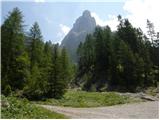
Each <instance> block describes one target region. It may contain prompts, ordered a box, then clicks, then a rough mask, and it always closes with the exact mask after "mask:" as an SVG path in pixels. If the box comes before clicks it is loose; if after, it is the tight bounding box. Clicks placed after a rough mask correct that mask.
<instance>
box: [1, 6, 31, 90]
mask: <svg viewBox="0 0 160 120" xmlns="http://www.w3.org/2000/svg"><path fill="white" fill-rule="evenodd" d="M1 32H2V34H1V35H2V36H1V37H2V39H1V42H2V44H1V49H2V92H3V89H4V88H5V86H6V85H10V86H11V89H12V90H16V89H22V88H23V86H24V84H25V82H26V80H27V78H28V67H29V60H28V55H27V53H26V52H25V47H24V39H25V37H24V32H23V17H22V13H21V11H20V10H19V9H18V8H14V9H13V11H12V12H10V13H9V15H8V17H7V18H6V19H5V21H4V23H3V24H2V26H1Z"/></svg>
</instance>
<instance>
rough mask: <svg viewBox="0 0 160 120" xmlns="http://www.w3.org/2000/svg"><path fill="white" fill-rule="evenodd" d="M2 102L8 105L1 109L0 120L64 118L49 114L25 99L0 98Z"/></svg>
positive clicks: (56, 114)
mask: <svg viewBox="0 0 160 120" xmlns="http://www.w3.org/2000/svg"><path fill="white" fill-rule="evenodd" d="M1 100H2V101H7V102H8V103H9V106H8V107H3V106H2V107H1V118H3V119H30V118H32V119H49V118H50V119H51V118H52V119H56V118H61V119H62V118H66V117H65V116H64V115H62V114H58V113H55V112H51V111H49V110H46V109H44V108H42V107H39V106H36V105H34V104H32V103H30V102H29V101H28V100H27V99H18V98H16V97H4V96H1Z"/></svg>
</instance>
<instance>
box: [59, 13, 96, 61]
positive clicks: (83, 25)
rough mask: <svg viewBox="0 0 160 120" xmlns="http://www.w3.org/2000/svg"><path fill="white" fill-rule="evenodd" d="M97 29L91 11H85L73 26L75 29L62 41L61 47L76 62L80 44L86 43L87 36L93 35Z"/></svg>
mask: <svg viewBox="0 0 160 120" xmlns="http://www.w3.org/2000/svg"><path fill="white" fill-rule="evenodd" d="M95 27H96V21H95V19H94V17H92V16H91V14H90V11H89V10H85V11H84V12H83V14H82V16H80V17H79V18H78V19H77V20H76V22H75V23H74V25H73V28H72V29H71V30H70V32H69V33H68V34H67V35H66V36H65V38H64V39H63V40H62V43H61V46H62V47H65V48H66V49H67V50H68V52H69V56H70V57H71V59H72V60H73V61H76V59H77V55H76V50H77V48H78V45H79V43H80V42H84V41H85V37H86V35H87V34H89V33H92V32H93V31H94V29H95Z"/></svg>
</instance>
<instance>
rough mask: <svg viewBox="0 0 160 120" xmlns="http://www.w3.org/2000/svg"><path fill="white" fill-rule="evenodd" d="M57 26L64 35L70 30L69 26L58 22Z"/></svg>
mask: <svg viewBox="0 0 160 120" xmlns="http://www.w3.org/2000/svg"><path fill="white" fill-rule="evenodd" d="M59 26H60V28H61V31H62V32H63V34H64V35H66V34H67V33H68V32H69V31H70V28H69V27H68V26H66V25H63V24H60V25H59Z"/></svg>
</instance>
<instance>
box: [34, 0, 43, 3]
mask: <svg viewBox="0 0 160 120" xmlns="http://www.w3.org/2000/svg"><path fill="white" fill-rule="evenodd" d="M34 2H36V3H43V2H45V0H34Z"/></svg>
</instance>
